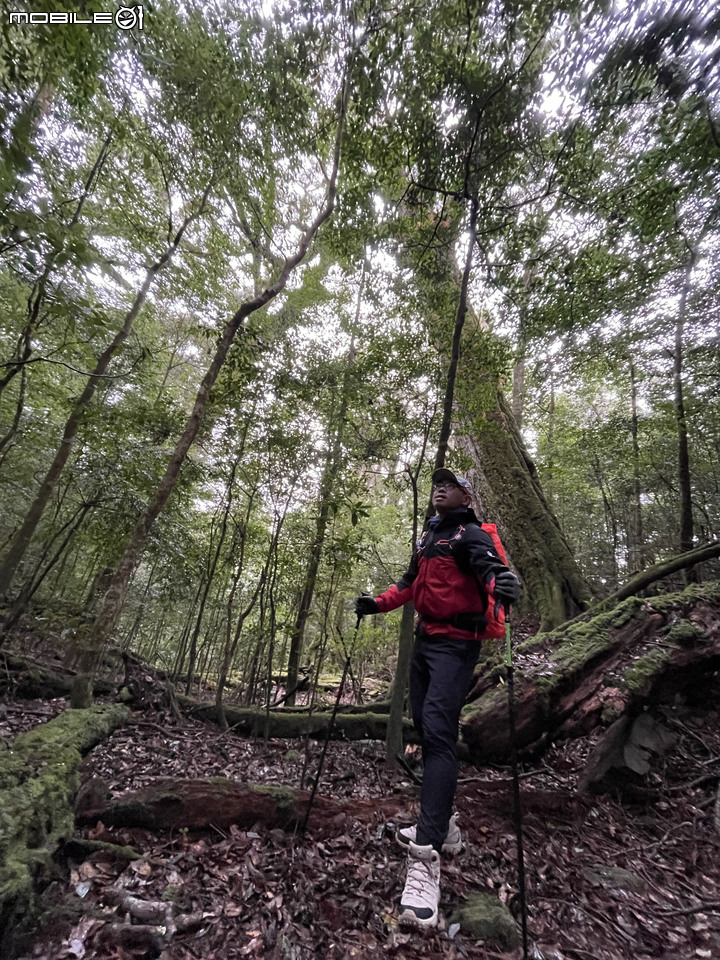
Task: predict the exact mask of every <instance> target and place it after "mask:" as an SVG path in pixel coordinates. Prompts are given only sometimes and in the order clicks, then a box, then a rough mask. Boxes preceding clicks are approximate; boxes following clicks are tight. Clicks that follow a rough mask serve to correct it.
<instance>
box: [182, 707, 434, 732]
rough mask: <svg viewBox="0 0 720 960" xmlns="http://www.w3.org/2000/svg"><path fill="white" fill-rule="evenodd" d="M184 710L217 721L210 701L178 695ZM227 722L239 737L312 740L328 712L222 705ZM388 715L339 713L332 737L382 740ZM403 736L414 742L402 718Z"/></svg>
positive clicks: (410, 728)
mask: <svg viewBox="0 0 720 960" xmlns="http://www.w3.org/2000/svg"><path fill="white" fill-rule="evenodd" d="M178 702H179V703H180V705H181V706H182V708H183V710H184V711H185V713H187V714H188V715H190V716H194V717H198V718H200V719H201V720H206V721H209V722H211V723H217V708H216V706H215V704H214V703H200V702H198V701H197V700H191V699H189V698H188V697H178ZM224 711H225V716H226V718H227V722H228V726H229V727H230V728H231V729H232V731H233V733H235V734H237V735H238V736H241V737H264V736H265V735H266V730H267V736H268V737H272V738H273V739H275V738H280V739H297V738H300V737H305V736H309V737H310V738H311V739H312V740H324V739H325V737H326V736H327V732H328V727H329V726H330V717H331V713H330V712H329V711H325V710H323V711H318V712H317V713H313V714H308V713H295V712H294V711H290V710H271V711H270V715H269V717H268V715H267V713H266V711H265V710H264V709H257V708H252V707H230V706H225V707H224ZM387 723H388V715H387V714H386V713H385V714H382V713H377V714H376V713H371V712H367V713H340V711H338V713H337V716H336V717H335V723H334V724H333V730H332V739H334V740H383V741H384V740H385V735H386V731H387ZM403 730H404V734H403V735H404V739H405V741H406V742H407V743H418V742H419V741H418V737H417V733H416V732H415V729H414V727H413V725H412V723H411V722H410V721H409V720H405V721H404V725H403Z"/></svg>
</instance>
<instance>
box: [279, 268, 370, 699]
mask: <svg viewBox="0 0 720 960" xmlns="http://www.w3.org/2000/svg"><path fill="white" fill-rule="evenodd" d="M366 267H367V261H364V262H363V272H362V277H361V280H360V289H359V292H358V310H359V307H360V298H361V296H362V289H363V284H364V281H365V270H366ZM354 363H355V336H354V334H353V338H352V340H351V342H350V349H349V351H348V358H347V364H346V366H345V372H344V374H343V380H342V388H341V395H340V407H339V409H338V413H337V418H336V427H335V437H334V439H333V442H332V445H331V446H330V447H329V449H328V452H327V457H326V460H325V466H324V468H323V475H322V480H321V482H320V490H319V493H318V500H319V507H320V509H319V512H318V516H317V520H316V523H315V538H314V540H313V543H312V546H311V547H310V556H309V559H308V565H307V571H306V573H305V586H304V587H303V592H302V596H301V597H300V605H299V606H298V612H297V617H296V618H295V625H294V627H293V631H292V634H291V636H290V654H289V657H288V684H287V685H288V690H289V691H290V694H289V696H288V697H287V705H288V706H289V707H292V706H294V705H295V693H296V690H297V685H298V674H299V672H300V654H301V652H302V647H303V641H304V639H305V627H306V626H307V622H308V618H309V616H310V606H311V604H312V601H313V596H314V595H315V581H316V580H317V574H318V570H319V569H320V560H321V558H322V552H323V546H324V544H325V531H326V528H327V522H328V517H329V515H330V500H331V496H332V492H333V488H334V487H335V485H336V482H337V478H338V476H339V473H340V460H341V456H342V446H343V438H344V434H345V420H346V417H347V408H348V401H349V394H350V374H351V372H352V368H353V366H354Z"/></svg>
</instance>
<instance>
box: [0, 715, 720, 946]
mask: <svg viewBox="0 0 720 960" xmlns="http://www.w3.org/2000/svg"><path fill="white" fill-rule="evenodd" d="M65 705H66V704H65V701H64V700H55V701H19V700H15V699H13V698H11V697H8V696H5V697H4V698H3V700H2V702H1V703H0V740H2V741H4V742H5V743H7V742H8V741H9V740H10V738H12V737H13V736H15V735H17V734H18V733H20V732H22V731H23V730H25V729H29V728H30V727H32V726H34V725H36V724H38V723H41V722H43V721H44V720H46V719H50V718H51V717H52V716H54V715H56V714H57V713H58V712H59V711H60V710H61V709H63V708H64V707H65ZM718 720H719V717H718V706H717V704H716V703H714V702H713V703H707V704H706V705H704V706H694V707H690V706H688V705H687V704H681V703H677V704H675V705H674V706H673V707H672V708H668V709H667V711H666V721H665V722H666V724H667V725H668V726H669V727H670V729H671V730H672V731H673V732H674V733H675V734H676V741H675V745H674V747H673V749H672V751H671V753H670V754H669V756H668V757H667V758H666V761H665V764H664V768H663V769H662V770H661V771H658V772H656V773H654V774H650V775H648V778H647V786H649V787H650V788H651V790H652V793H653V799H652V801H651V802H647V801H646V802H645V803H643V804H642V805H632V806H628V805H623V804H621V803H620V802H618V801H617V800H615V799H613V798H611V797H608V796H602V797H591V798H587V797H585V798H583V797H579V796H577V795H576V784H577V778H578V775H579V773H580V772H581V771H582V769H583V766H584V762H585V759H586V757H587V755H588V751H589V750H590V749H591V747H592V744H593V742H594V738H585V739H583V740H575V741H572V742H566V743H561V744H556V745H554V746H552V747H551V748H550V749H549V750H548V751H547V752H546V753H545V755H544V756H543V758H542V760H541V761H538V762H536V763H529V762H528V763H525V764H523V767H522V782H521V790H522V798H523V811H524V844H525V858H526V873H527V905H528V929H529V941H530V946H529V950H528V956H530V957H534V958H536V960H542V958H544V960H564V958H566V960H624V958H633V960H655V958H663V960H690V958H696V957H697V958H714V957H715V958H720V829H719V824H718V811H717V808H716V794H717V791H718V780H719V779H720V723H719V722H718ZM321 749H322V744H320V743H315V742H312V741H311V742H310V743H309V744H308V745H306V744H305V742H304V741H280V740H270V741H268V742H267V743H266V742H263V741H261V740H260V741H246V740H241V739H238V738H237V737H235V736H234V735H233V734H232V732H226V733H222V732H221V731H220V730H219V729H217V728H213V727H211V726H208V725H205V724H203V723H200V722H197V721H194V720H189V719H186V720H183V721H182V722H177V721H175V720H174V719H172V718H171V717H170V715H169V714H168V713H163V712H159V711H156V710H146V711H142V712H136V713H135V714H134V715H133V717H132V719H131V721H130V722H129V723H128V724H127V725H126V726H124V727H123V728H121V729H119V730H117V731H116V732H115V733H114V734H113V735H112V736H111V737H110V739H109V740H107V741H106V742H104V743H103V744H101V745H100V746H98V747H97V748H95V749H94V750H93V751H92V752H91V753H90V754H89V755H88V757H87V758H86V759H85V761H84V765H83V777H84V779H88V778H90V777H91V776H96V777H100V778H102V780H103V781H104V782H105V783H106V784H107V785H108V786H109V787H110V789H111V790H112V792H113V793H114V794H115V793H119V792H122V791H127V790H131V789H136V788H138V787H141V786H143V785H145V784H147V783H149V782H150V781H152V779H153V778H155V777H158V776H162V777H183V778H187V777H227V778H232V779H237V780H241V781H246V782H254V783H264V784H288V785H291V786H295V787H299V786H301V785H303V786H305V787H308V786H311V785H312V781H313V779H314V777H315V774H316V771H317V765H318V761H319V756H320V753H321ZM409 749H410V748H409ZM408 759H409V761H410V762H411V763H413V762H416V759H415V757H414V756H413V752H412V751H410V752H409V754H408ZM497 781H502V784H501V785H499V784H498V782H497ZM489 785H491V786H493V789H492V790H490V791H489V790H488V786H489ZM319 793H321V794H323V795H325V796H330V797H334V798H338V799H344V800H348V801H350V802H351V803H352V799H353V798H370V799H371V798H378V799H380V798H383V799H384V800H385V801H388V800H390V799H392V798H395V799H396V800H397V801H398V803H397V809H398V810H401V811H402V815H399V816H398V817H397V818H396V819H395V821H393V822H388V821H387V820H386V819H385V818H384V817H383V816H382V815H381V814H380V813H378V816H377V817H376V818H375V821H374V822H372V823H368V822H364V823H361V822H359V821H356V820H353V819H352V817H349V818H348V819H347V825H346V828H345V830H344V832H343V833H342V834H341V835H340V836H336V837H334V838H332V839H324V840H319V839H317V838H313V836H312V835H311V834H308V835H305V836H303V835H301V834H299V833H295V834H293V833H292V832H290V833H287V832H284V831H282V830H279V829H268V828H266V827H263V826H261V825H257V826H256V827H255V828H253V829H250V830H240V829H236V828H235V827H231V828H230V830H229V831H225V832H221V831H219V830H214V831H212V832H210V833H204V834H200V833H187V832H185V831H180V832H179V833H177V834H175V835H169V834H157V833H152V832H149V831H146V830H139V829H110V828H105V827H104V826H103V825H102V824H97V825H95V826H94V827H92V828H87V829H84V830H82V831H78V836H82V837H90V838H94V839H99V840H104V841H110V842H112V843H115V844H121V845H129V846H131V847H133V848H134V849H135V850H136V851H138V853H140V854H141V855H142V856H141V858H140V859H137V860H134V861H133V862H130V863H129V864H128V863H127V862H126V861H123V860H119V859H118V858H117V857H115V856H114V855H111V854H109V853H107V852H98V853H94V854H93V855H91V856H90V857H89V858H88V859H85V860H83V861H81V862H73V861H71V862H70V864H69V867H70V871H69V877H68V879H67V882H57V883H55V884H54V885H53V887H52V888H51V889H50V890H49V891H48V894H47V898H46V899H48V901H49V902H50V903H51V905H53V911H52V913H51V918H52V919H51V920H49V921H48V922H47V923H46V924H45V926H44V927H43V928H42V929H41V931H40V932H39V934H38V936H37V938H36V940H35V942H34V945H33V947H32V949H31V950H30V951H29V952H28V954H26V956H28V957H33V958H35V960H67V958H75V960H83V958H93V960H110V958H115V960H117V958H121V960H123V958H130V957H152V956H158V954H159V953H160V951H159V950H153V949H152V948H149V947H148V944H147V942H145V941H143V939H142V938H138V940H137V941H136V942H134V941H133V940H132V938H130V937H128V936H123V937H120V938H119V937H118V935H117V931H118V926H117V925H118V923H120V922H124V923H125V925H127V924H129V923H130V921H129V920H127V919H126V920H125V921H122V919H121V916H120V914H119V912H118V908H117V907H116V906H112V905H111V903H112V902H113V900H116V899H117V893H118V891H122V892H123V893H130V894H132V895H133V896H134V897H137V898H139V899H141V900H143V901H151V902H155V903H158V902H160V903H168V904H169V903H173V904H174V905H175V908H177V909H179V910H182V911H184V912H185V913H186V914H192V915H193V916H194V917H195V918H196V922H195V923H194V924H193V925H191V927H190V928H189V929H188V930H187V931H185V932H183V933H179V932H178V933H177V934H176V935H175V936H174V937H172V939H171V940H170V942H169V944H168V945H166V946H164V948H163V949H162V952H161V953H160V955H161V957H162V960H209V958H217V960H220V958H222V960H235V958H240V957H268V958H272V960H306V958H311V957H323V958H333V960H335V958H337V960H352V958H358V960H362V958H375V957H376V958H380V957H393V958H405V960H411V958H413V960H414V958H435V957H437V958H440V957H444V958H464V957H468V958H501V957H504V958H508V960H509V958H520V957H522V953H523V952H522V948H521V947H518V948H515V949H514V950H506V951H503V950H502V949H501V948H500V947H498V946H497V945H492V944H485V943H483V942H481V941H478V940H477V939H474V938H472V937H470V936H468V935H467V934H466V933H465V932H464V931H463V930H462V929H459V928H458V925H457V923H455V922H454V921H453V919H452V917H453V912H454V910H455V909H456V908H457V907H458V906H459V905H460V904H461V903H462V901H463V899H464V898H465V897H466V896H467V895H468V894H469V893H471V892H473V891H477V890H485V891H491V892H495V893H496V894H497V895H498V896H499V897H500V898H501V899H502V900H503V901H505V902H507V903H508V904H509V906H510V907H511V909H512V910H513V912H514V913H515V915H516V916H519V897H518V884H517V856H516V839H515V834H514V831H513V823H512V792H511V781H510V776H509V771H508V770H506V769H501V768H492V769H489V768H483V769H477V768H474V767H471V766H468V765H466V764H463V765H462V766H461V771H460V784H459V787H458V795H457V803H456V807H457V810H458V811H459V813H460V823H461V828H462V831H463V834H464V835H465V837H466V839H467V847H466V849H465V850H464V852H463V853H461V854H459V855H458V856H456V857H455V858H452V859H447V860H445V861H444V862H443V870H442V901H441V923H440V926H439V927H438V929H437V930H436V931H433V932H429V933H424V934H422V933H414V932H413V933H408V932H405V931H403V930H401V929H399V928H398V925H397V902H398V898H399V895H400V892H401V890H402V886H403V882H404V866H405V858H404V855H403V852H402V850H401V849H400V848H399V847H398V846H397V845H396V843H395V841H394V839H393V835H394V833H395V830H396V829H397V827H398V826H402V825H404V824H405V823H407V822H410V821H411V820H412V818H413V817H414V816H415V815H416V813H417V806H418V787H417V786H416V785H415V784H413V783H412V782H411V779H410V778H409V777H408V775H407V774H404V773H403V772H402V771H395V770H390V769H388V767H387V766H386V764H385V760H384V745H383V744H380V743H375V742H369V741H361V742H359V743H340V742H331V744H330V746H329V750H328V755H327V758H326V762H325V767H324V769H323V772H322V779H321V782H320V786H319ZM386 807H387V803H386ZM618 868H620V869H618ZM125 933H126V934H127V930H126V931H125ZM138 933H139V930H138Z"/></svg>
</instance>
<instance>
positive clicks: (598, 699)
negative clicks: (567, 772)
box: [462, 583, 720, 763]
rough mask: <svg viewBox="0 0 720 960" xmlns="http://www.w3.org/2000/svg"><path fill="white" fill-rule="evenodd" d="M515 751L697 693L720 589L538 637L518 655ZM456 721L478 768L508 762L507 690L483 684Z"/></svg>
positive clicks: (716, 629)
mask: <svg viewBox="0 0 720 960" xmlns="http://www.w3.org/2000/svg"><path fill="white" fill-rule="evenodd" d="M514 659H515V666H516V678H515V692H516V700H517V703H516V735H517V745H518V748H520V749H526V750H530V751H536V752H537V751H540V750H542V749H543V748H544V747H545V746H547V745H549V744H550V743H551V742H552V741H553V740H555V739H562V738H568V737H579V736H584V735H586V734H588V733H590V732H591V731H593V730H594V729H595V728H596V727H598V726H602V725H609V724H610V723H611V722H613V721H615V720H617V719H618V718H619V717H621V716H627V717H629V718H633V717H634V716H636V715H638V714H640V713H641V712H642V711H643V710H644V709H647V708H648V707H651V706H653V705H655V704H662V703H666V702H671V701H672V699H673V698H674V697H675V696H676V695H677V694H680V693H682V692H683V691H689V692H692V691H693V690H702V689H703V688H704V686H703V685H705V686H706V685H707V682H708V681H709V678H711V677H712V675H713V674H714V673H715V671H717V670H718V668H720V583H711V584H705V585H703V586H701V587H699V586H691V587H688V588H687V590H685V591H684V592H683V593H680V594H668V595H664V596H662V597H657V598H653V599H652V600H644V599H641V598H639V597H630V598H628V599H627V600H625V601H623V602H622V603H621V604H620V605H619V606H617V607H615V608H614V609H612V610H610V611H609V612H607V613H602V614H599V615H598V616H595V617H593V618H592V619H590V620H586V619H585V618H583V620H582V621H579V622H575V623H572V624H568V625H567V626H565V627H563V628H561V629H559V630H557V631H553V632H552V633H546V634H541V635H538V636H537V637H534V638H532V639H530V640H528V641H527V642H525V643H523V644H522V645H521V646H519V647H518V648H517V650H516V651H515V657H514ZM473 695H474V696H476V697H477V696H479V699H477V700H475V702H473V703H472V704H471V705H469V706H467V707H466V708H465V710H464V713H463V718H462V735H463V739H464V741H465V742H466V743H467V745H468V748H469V750H470V754H471V757H472V758H473V760H474V761H475V762H478V763H487V762H497V761H502V760H506V759H507V758H508V757H509V749H510V745H509V742H508V725H507V711H508V700H507V690H506V688H505V686H504V685H503V686H501V687H498V686H497V685H496V683H495V681H494V680H492V679H491V677H490V676H487V677H485V678H481V679H480V681H479V683H477V684H476V686H475V689H474V691H473V693H472V694H471V696H473Z"/></svg>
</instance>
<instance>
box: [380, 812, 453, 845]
mask: <svg viewBox="0 0 720 960" xmlns="http://www.w3.org/2000/svg"><path fill="white" fill-rule="evenodd" d="M457 821H458V814H457V813H454V814H453V815H452V816H451V817H450V823H449V824H448V832H447V836H446V837H445V840H444V841H443V845H442V852H443V853H444V854H454V853H460V851H461V850H462V848H463V839H462V834H461V833H460V827H459V826H458V823H457ZM416 837H417V826H415V825H413V826H412V827H403V828H402V830H398V831H397V833H396V834H395V838H396V840H397V842H398V843H399V844H400V846H401V847H403V849H405V850H407V849H408V847H409V846H410V844H411V843H415V839H416Z"/></svg>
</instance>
